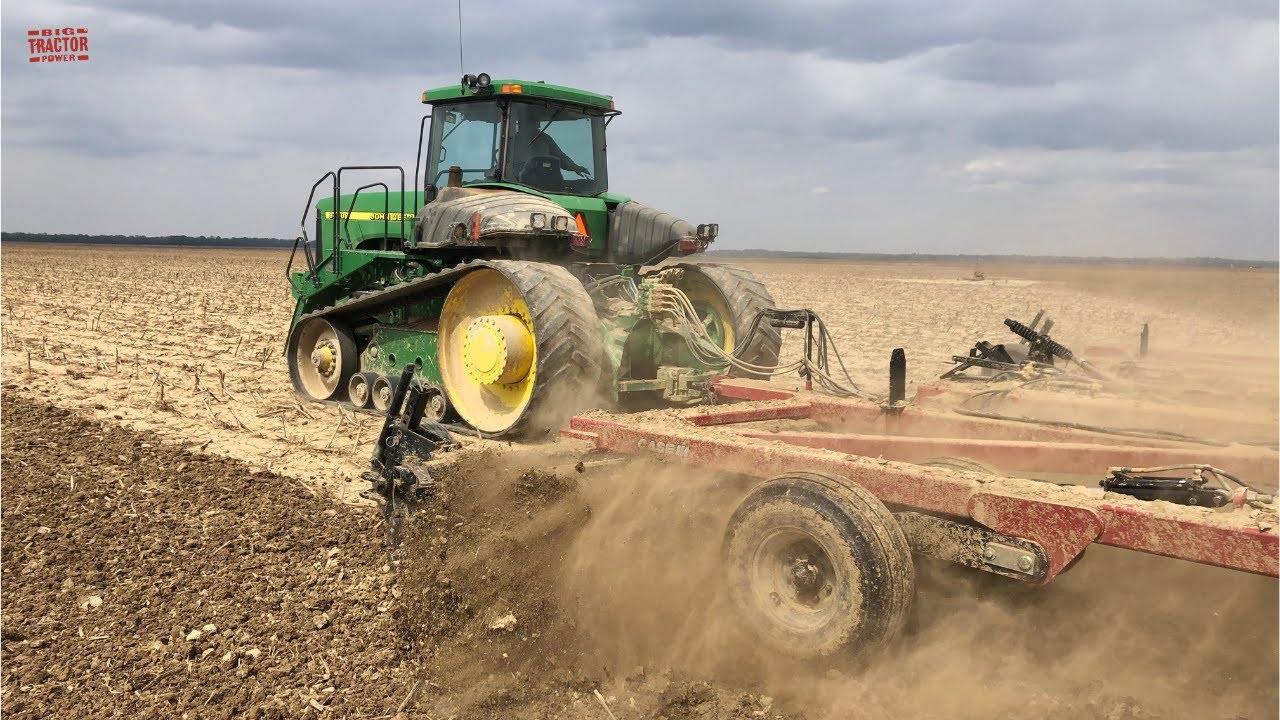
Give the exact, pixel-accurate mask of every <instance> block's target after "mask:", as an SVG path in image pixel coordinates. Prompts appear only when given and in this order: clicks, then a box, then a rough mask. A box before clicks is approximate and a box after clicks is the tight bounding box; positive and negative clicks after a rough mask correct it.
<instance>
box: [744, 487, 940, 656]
mask: <svg viewBox="0 0 1280 720" xmlns="http://www.w3.org/2000/svg"><path fill="white" fill-rule="evenodd" d="M723 554H724V559H725V564H726V573H727V580H728V586H729V596H730V597H731V598H732V601H733V604H734V605H735V606H736V608H737V609H738V610H739V612H740V613H741V614H742V615H743V617H744V618H745V619H746V620H747V622H748V624H749V625H750V626H751V627H752V628H754V629H755V630H756V632H758V633H759V635H760V636H761V638H762V639H763V640H764V641H766V642H767V643H768V644H769V645H771V646H773V647H774V648H775V649H777V650H779V651H781V652H783V653H785V654H787V655H790V656H792V657H795V658H798V659H803V660H819V659H825V658H836V657H840V658H850V657H852V658H857V659H861V658H864V657H866V656H867V655H869V654H871V653H872V652H874V651H875V650H877V649H879V648H881V647H883V646H884V645H885V644H886V643H888V642H889V641H890V640H891V639H893V637H894V636H895V635H896V634H897V633H898V631H899V630H900V629H901V628H902V625H903V623H904V622H905V621H906V618H907V612H908V610H909V609H910V607H911V599H912V596H913V594H914V592H915V570H914V566H913V565H912V561H911V548H910V547H909V546H908V545H907V540H906V537H905V536H904V535H903V533H902V529H901V528H900V527H899V526H898V523H897V521H896V520H894V517H893V514H892V513H890V512H889V510H888V509H887V508H886V507H885V506H884V504H883V503H881V502H880V500H879V499H877V498H876V497H875V496H874V495H872V494H871V493H870V492H868V491H867V490H866V489H864V488H862V487H861V486H859V485H857V484H855V483H852V482H850V481H848V480H846V479H844V478H842V477H839V476H834V475H824V474H820V473H813V472H791V473H787V474H784V475H779V476H778V477H775V478H772V479H770V480H768V481H766V482H764V483H762V484H760V485H759V486H757V487H756V488H755V489H754V490H752V491H751V493H750V494H749V495H747V497H746V499H745V500H743V501H742V503H741V504H740V505H739V506H738V509H737V510H736V511H734V513H733V517H732V518H731V519H730V521H729V527H728V529H727V530H726V531H725V538H724V545H723Z"/></svg>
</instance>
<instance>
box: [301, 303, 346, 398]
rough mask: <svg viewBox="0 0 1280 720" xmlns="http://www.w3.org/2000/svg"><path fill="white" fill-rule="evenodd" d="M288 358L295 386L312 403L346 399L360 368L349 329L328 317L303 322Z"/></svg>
mask: <svg viewBox="0 0 1280 720" xmlns="http://www.w3.org/2000/svg"><path fill="white" fill-rule="evenodd" d="M285 355H286V356H287V357H288V359H289V378H290V379H291V380H292V381H293V387H294V389H295V390H297V391H298V392H299V393H300V394H302V396H303V397H306V398H308V399H310V400H342V399H343V398H344V397H345V396H346V393H347V381H348V379H349V378H350V377H351V374H352V373H353V372H355V369H356V343H355V339H354V338H352V336H351V332H350V331H349V330H347V328H346V327H344V326H342V325H339V324H337V323H332V322H329V321H328V320H325V319H324V318H312V319H310V320H306V321H304V322H302V323H299V324H298V326H297V327H295V328H294V329H293V333H292V334H291V335H290V336H289V343H288V347H287V348H286V352H285Z"/></svg>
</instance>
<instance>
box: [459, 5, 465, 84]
mask: <svg viewBox="0 0 1280 720" xmlns="http://www.w3.org/2000/svg"><path fill="white" fill-rule="evenodd" d="M458 72H460V73H463V74H465V73H466V72H467V67H466V65H464V64H463V63H462V0H458Z"/></svg>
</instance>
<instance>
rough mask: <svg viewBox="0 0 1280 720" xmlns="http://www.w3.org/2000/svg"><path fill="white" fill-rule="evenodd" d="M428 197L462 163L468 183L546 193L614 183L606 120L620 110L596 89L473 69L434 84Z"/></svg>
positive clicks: (589, 193)
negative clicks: (497, 76)
mask: <svg viewBox="0 0 1280 720" xmlns="http://www.w3.org/2000/svg"><path fill="white" fill-rule="evenodd" d="M422 101H423V102H424V103H428V104H430V105H432V113H431V119H432V122H431V134H430V136H429V138H428V144H427V162H426V183H425V184H426V186H427V188H426V191H427V199H428V200H431V199H434V197H435V196H436V194H438V192H439V189H440V188H442V187H444V186H445V185H446V184H447V183H448V180H449V169H450V168H452V167H457V168H459V169H460V170H461V184H462V185H464V186H471V185H477V184H490V185H492V184H501V185H517V186H524V187H527V188H529V189H532V190H536V191H538V192H541V193H548V194H555V195H573V196H580V197H593V196H597V195H599V194H601V193H604V192H606V191H607V190H608V172H607V166H606V162H605V126H606V125H607V124H608V122H609V120H610V118H612V117H613V116H614V115H617V114H618V111H617V110H615V109H614V108H613V101H612V100H610V99H609V98H608V97H607V96H604V95H597V94H596V93H590V92H585V91H581V90H575V89H571V88H565V87H560V86H557V85H548V84H546V83H529V82H524V81H512V80H502V81H491V80H490V79H489V77H488V76H487V75H485V74H484V73H481V74H480V75H479V76H472V75H467V76H465V77H464V78H463V80H462V82H461V83H460V84H459V85H454V86H450V87H446V88H440V89H437V90H429V91H427V92H425V93H423V95H422Z"/></svg>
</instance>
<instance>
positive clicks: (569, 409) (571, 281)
mask: <svg viewBox="0 0 1280 720" xmlns="http://www.w3.org/2000/svg"><path fill="white" fill-rule="evenodd" d="M488 264H489V266H490V267H492V268H494V269H495V270H498V271H499V272H501V273H502V274H503V275H506V276H507V278H508V279H510V280H511V281H512V283H514V284H515V286H516V288H517V289H518V290H519V291H520V294H521V295H523V296H524V301H525V304H526V305H528V306H529V315H530V316H531V318H532V319H533V337H534V342H535V343H536V344H537V367H536V370H535V372H536V373H537V376H536V378H537V379H536V380H535V382H534V385H533V395H532V396H531V397H530V398H529V406H528V408H527V409H526V410H525V413H524V415H523V416H522V417H521V418H520V419H519V420H517V421H516V423H515V424H514V425H512V426H511V428H510V429H508V430H507V431H506V432H503V433H502V436H503V437H511V436H517V437H536V436H539V435H545V434H547V433H550V432H554V431H556V430H558V429H559V428H560V427H561V426H562V425H563V424H564V421H565V419H566V418H568V417H569V416H570V415H572V414H573V413H575V412H578V411H580V410H584V409H586V408H587V406H589V405H591V404H593V401H595V400H596V399H597V396H596V392H597V389H598V388H599V386H600V377H601V368H602V366H603V362H604V340H603V339H602V338H601V336H600V319H599V317H597V316H596V308H595V304H594V303H592V301H591V296H590V295H588V294H587V290H586V288H584V287H583V286H582V283H581V282H580V281H579V280H578V278H576V277H574V276H573V273H571V272H569V270H568V269H567V268H564V267H561V266H559V265H552V264H550V263H539V262H528V261H522V260H491V261H489V262H488Z"/></svg>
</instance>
